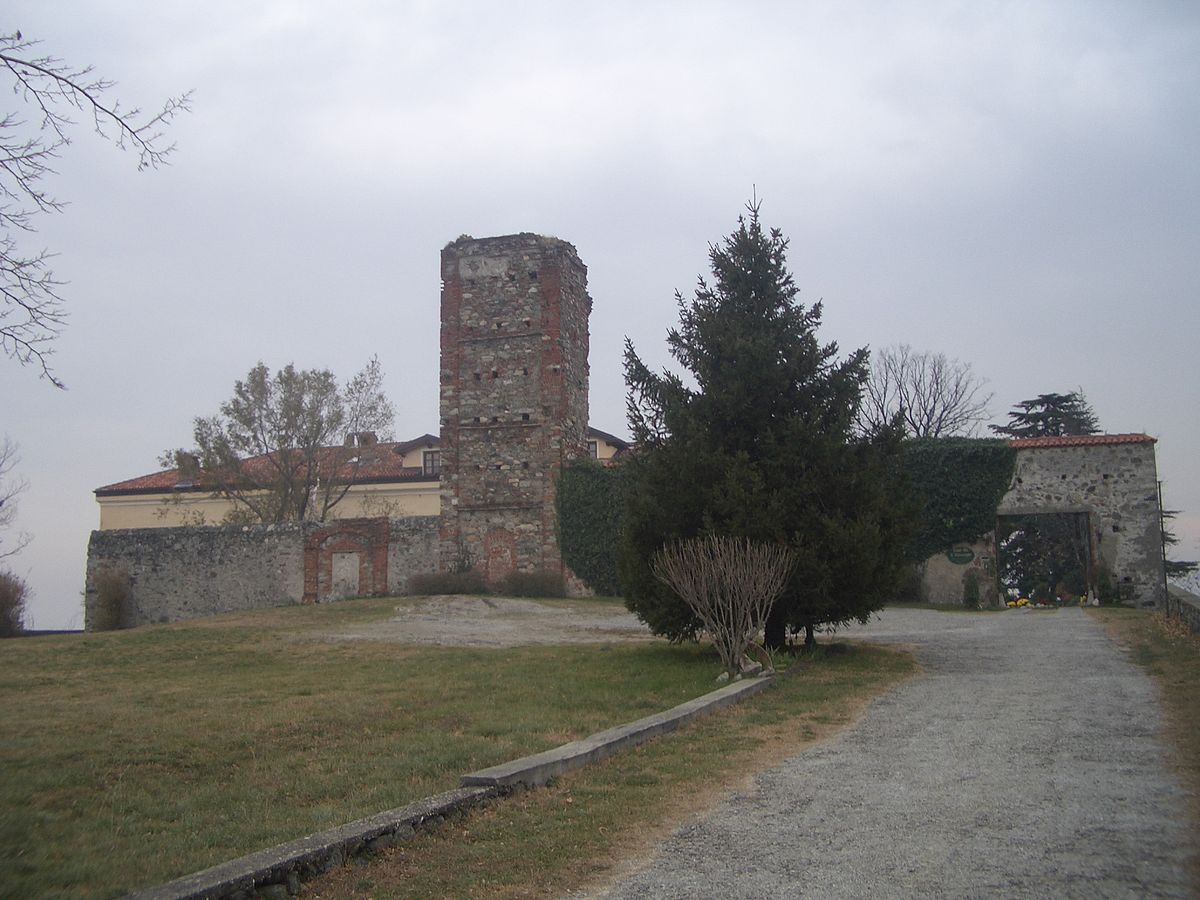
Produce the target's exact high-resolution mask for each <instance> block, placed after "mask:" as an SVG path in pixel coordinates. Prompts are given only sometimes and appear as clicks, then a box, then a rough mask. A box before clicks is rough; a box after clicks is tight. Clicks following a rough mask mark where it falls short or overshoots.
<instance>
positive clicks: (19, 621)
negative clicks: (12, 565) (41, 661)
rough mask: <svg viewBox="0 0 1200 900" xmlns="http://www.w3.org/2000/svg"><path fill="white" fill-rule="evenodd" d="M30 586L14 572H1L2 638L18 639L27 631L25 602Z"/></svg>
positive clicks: (0, 612) (0, 627)
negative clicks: (19, 635)
mask: <svg viewBox="0 0 1200 900" xmlns="http://www.w3.org/2000/svg"><path fill="white" fill-rule="evenodd" d="M28 599H29V585H27V584H26V583H25V579H23V578H21V577H20V576H19V575H14V574H13V573H12V572H0V637H16V636H17V635H18V634H20V633H21V632H22V631H24V630H25V601H26V600H28Z"/></svg>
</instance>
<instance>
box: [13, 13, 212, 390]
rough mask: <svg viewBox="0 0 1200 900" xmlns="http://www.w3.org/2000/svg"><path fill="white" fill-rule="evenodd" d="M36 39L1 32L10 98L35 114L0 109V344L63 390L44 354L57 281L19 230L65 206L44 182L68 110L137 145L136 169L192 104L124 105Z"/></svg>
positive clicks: (58, 304) (67, 132) (148, 164)
mask: <svg viewBox="0 0 1200 900" xmlns="http://www.w3.org/2000/svg"><path fill="white" fill-rule="evenodd" d="M38 43H39V42H38V41H33V40H28V39H26V38H25V37H24V36H23V35H22V34H21V32H19V31H17V32H13V33H12V34H4V35H0V71H2V72H5V73H6V74H7V75H8V76H9V78H10V79H11V82H12V92H13V94H14V96H16V97H17V98H18V99H19V100H20V101H21V102H22V103H24V104H25V106H26V107H28V108H29V109H30V110H31V111H32V113H33V114H32V116H30V118H29V119H26V118H23V117H22V116H21V115H20V114H19V113H16V112H9V113H5V114H3V115H2V116H0V293H2V295H3V302H0V348H3V351H4V354H5V355H6V356H8V357H9V358H10V359H15V360H16V361H17V362H19V363H21V364H22V365H33V366H36V367H38V368H40V369H41V374H42V375H43V376H44V377H45V378H47V379H49V380H50V382H51V383H52V384H54V385H55V386H56V387H62V383H61V382H60V381H59V380H58V378H57V377H56V376H55V375H54V373H53V372H52V370H51V368H50V365H49V360H48V357H49V356H50V355H51V353H52V352H53V351H52V348H51V347H50V346H49V345H50V342H51V341H53V340H54V338H55V337H57V335H58V334H59V332H60V331H61V330H62V327H63V325H64V323H65V321H66V315H67V314H66V312H65V310H64V303H63V297H62V294H61V293H60V290H61V288H62V286H63V282H61V281H59V280H58V279H56V278H55V277H54V272H53V271H52V270H51V269H50V265H49V263H50V258H51V256H52V254H51V253H50V252H49V251H48V250H44V249H43V250H40V251H32V252H31V251H28V250H23V249H22V248H21V246H20V242H19V241H18V239H17V235H19V234H20V233H21V232H26V233H28V232H32V231H35V230H36V228H35V220H36V217H37V216H38V214H40V213H51V212H61V211H62V209H63V206H64V203H63V202H62V201H61V200H59V199H57V198H56V197H54V196H53V195H51V194H50V193H49V191H48V189H47V187H46V185H45V179H46V177H47V176H49V175H53V174H54V160H56V159H57V158H58V157H59V154H60V151H61V150H62V148H63V147H65V146H67V145H68V144H70V143H71V133H72V131H73V130H74V128H75V126H76V122H75V120H74V119H73V118H72V116H73V115H82V116H84V117H85V118H87V119H90V120H91V121H90V124H91V126H92V128H93V130H94V131H95V132H96V133H97V134H99V135H100V136H101V137H103V138H105V139H106V140H110V141H112V142H113V143H115V144H116V145H117V146H118V147H120V148H122V149H130V150H132V151H134V152H135V153H136V154H137V157H138V169H139V170H142V169H147V168H157V167H158V166H160V165H162V164H163V163H164V162H165V161H166V159H167V156H168V155H169V154H170V153H171V151H172V150H173V149H174V145H173V144H172V145H165V144H164V140H163V131H162V129H163V128H164V127H165V126H166V125H167V123H169V122H170V121H171V119H173V118H174V117H175V116H176V115H177V114H178V113H179V112H181V111H184V110H187V109H189V105H188V104H189V97H190V95H188V94H183V95H181V96H178V97H171V98H168V99H167V101H166V102H165V103H164V104H163V105H162V108H161V109H160V110H159V111H158V112H157V113H155V114H153V115H143V114H142V112H141V110H139V109H136V108H134V109H123V108H122V107H121V104H120V102H119V101H116V100H113V101H109V100H108V99H107V97H106V95H107V93H108V92H109V91H110V89H111V88H112V87H113V86H114V82H112V81H110V80H108V79H106V78H100V77H99V76H97V75H95V74H94V73H93V72H92V68H91V67H90V66H86V67H84V68H75V67H74V66H71V65H68V64H67V63H65V62H63V61H62V60H61V59H57V58H55V57H53V56H45V55H42V54H41V53H40V52H39V51H38V49H37V47H38Z"/></svg>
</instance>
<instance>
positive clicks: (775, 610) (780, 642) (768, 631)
mask: <svg viewBox="0 0 1200 900" xmlns="http://www.w3.org/2000/svg"><path fill="white" fill-rule="evenodd" d="M763 644H764V645H766V648H767V649H768V650H782V649H783V648H784V645H786V644H787V621H786V620H785V619H784V615H783V610H782V609H781V608H780V606H779V604H776V605H775V606H773V607H771V611H770V612H769V613H768V614H767V621H766V624H765V625H764V626H763Z"/></svg>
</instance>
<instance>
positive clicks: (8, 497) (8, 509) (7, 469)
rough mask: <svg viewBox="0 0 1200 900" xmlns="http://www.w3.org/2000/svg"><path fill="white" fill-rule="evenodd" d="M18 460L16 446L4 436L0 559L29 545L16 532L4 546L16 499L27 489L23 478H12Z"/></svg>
mask: <svg viewBox="0 0 1200 900" xmlns="http://www.w3.org/2000/svg"><path fill="white" fill-rule="evenodd" d="M18 462H20V459H19V458H18V457H17V445H16V444H14V443H13V442H12V441H11V440H9V438H8V435H5V436H4V441H3V443H0V559H4V557H6V556H13V555H14V554H16V553H20V552H21V550H22V549H23V548H24V547H25V545H26V544H28V543H29V541H30V537H29V535H28V534H26V533H25V532H23V531H21V532H17V535H16V538H15V539H10V542H9V544H8V545H7V546H5V541H4V537H5V532H7V531H8V530H9V529H10V528H11V527H12V524H13V522H14V521H16V518H17V498H18V497H19V496H20V495H21V494H22V493H23V492H24V491H25V489H26V488H27V487H29V484H28V482H26V481H25V479H24V478H14V477H13V475H12V471H13V469H14V468H15V467H16V465H17V463H18Z"/></svg>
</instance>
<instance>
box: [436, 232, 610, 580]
mask: <svg viewBox="0 0 1200 900" xmlns="http://www.w3.org/2000/svg"><path fill="white" fill-rule="evenodd" d="M591 308H592V301H591V298H590V297H588V295H587V268H586V267H585V266H584V265H583V263H582V262H580V260H579V256H578V255H577V254H576V252H575V248H574V247H572V246H571V245H570V244H568V243H567V242H566V241H560V240H558V239H557V238H552V237H541V236H539V235H535V234H527V233H525V234H511V235H505V236H504V237H493V238H480V239H474V238H470V237H461V238H459V239H458V240H456V241H454V242H453V243H451V244H448V245H447V246H446V247H445V248H444V249H443V250H442V331H441V354H442V361H441V428H442V435H441V467H442V488H441V494H442V497H441V499H442V527H441V536H440V543H439V565H440V567H441V568H442V570H443V571H454V570H460V571H461V570H463V569H465V568H467V567H477V568H479V569H480V570H482V572H483V573H484V576H485V578H486V579H487V581H488V583H489V584H492V585H498V584H500V583H501V582H502V581H503V580H504V578H505V577H506V576H507V575H508V574H509V573H511V572H513V571H521V572H536V571H549V572H553V573H558V572H560V571H562V558H561V556H560V554H559V550H558V541H557V538H556V527H555V511H554V493H555V485H556V482H557V479H558V475H559V472H560V471H561V468H562V464H563V462H564V461H566V460H569V459H574V458H578V457H582V456H584V455H585V454H586V451H587V438H586V431H587V423H588V315H589V314H590V313H591Z"/></svg>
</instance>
